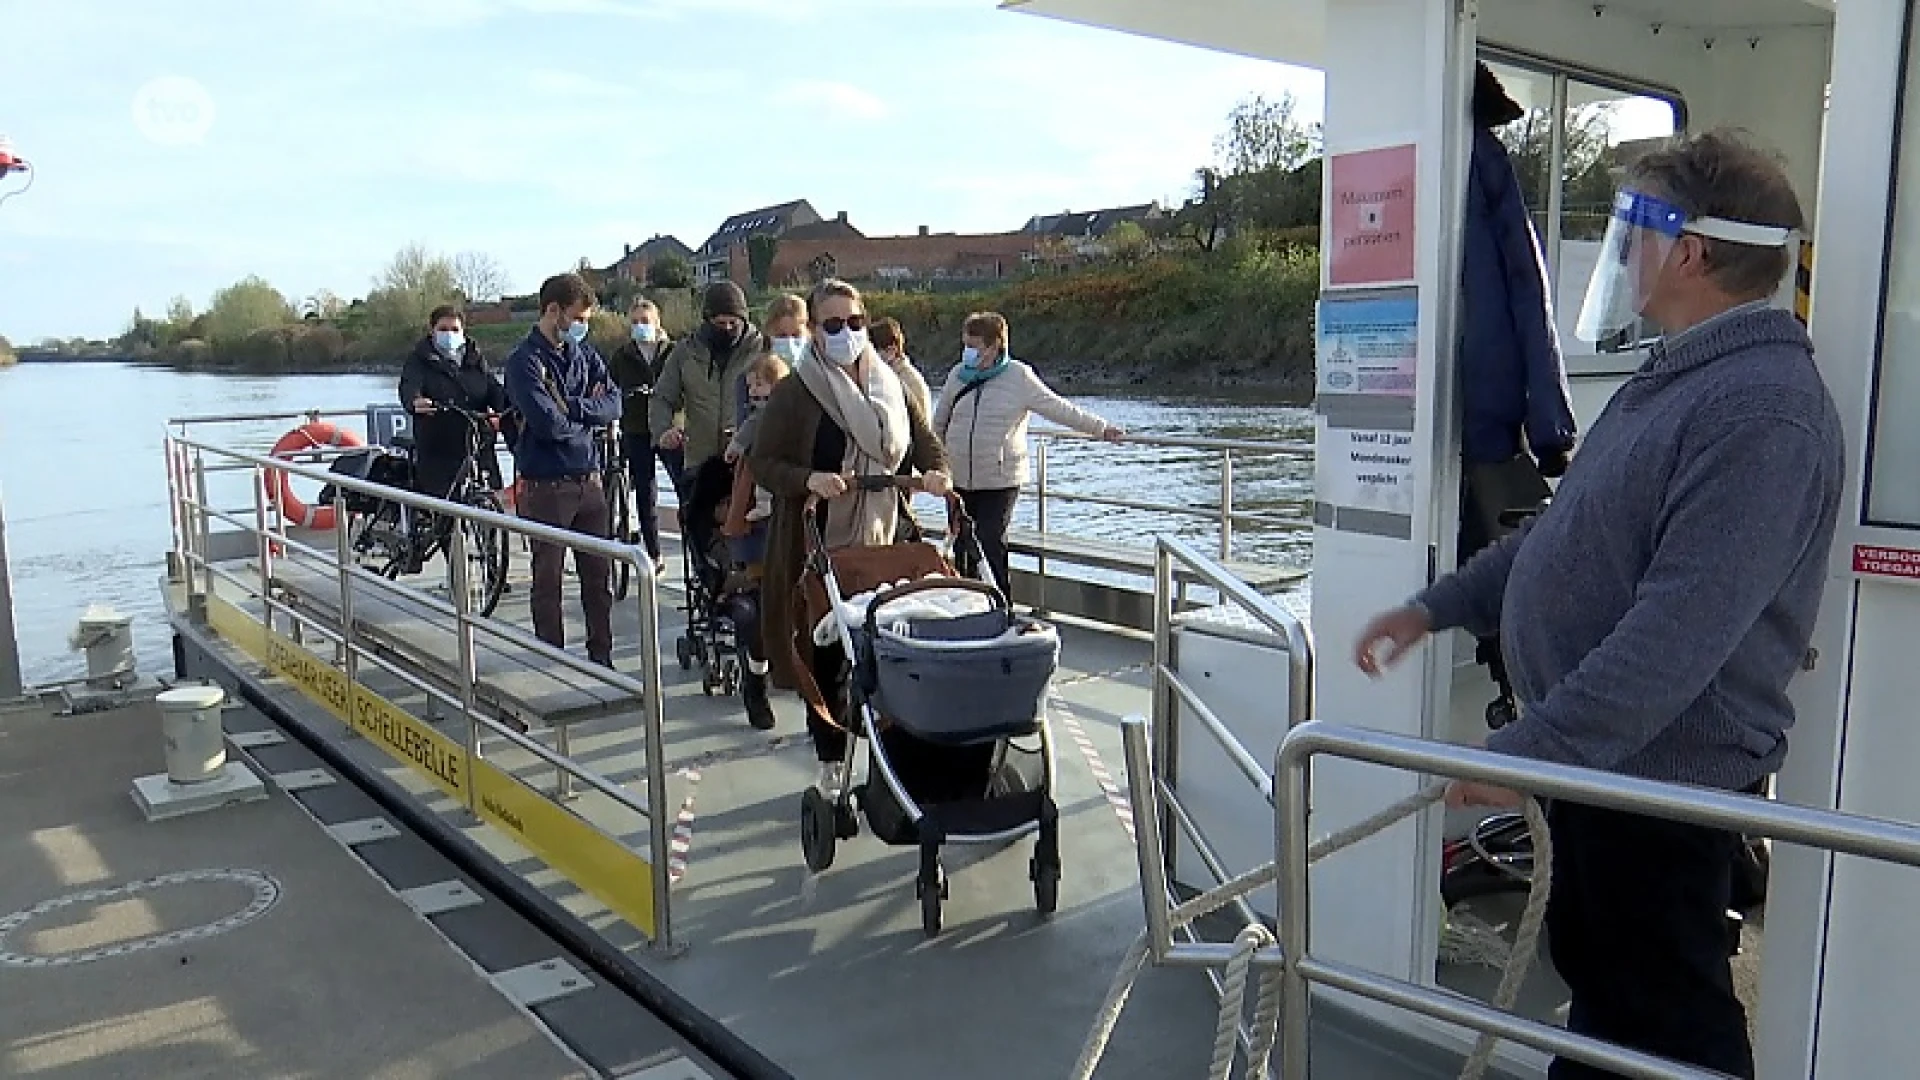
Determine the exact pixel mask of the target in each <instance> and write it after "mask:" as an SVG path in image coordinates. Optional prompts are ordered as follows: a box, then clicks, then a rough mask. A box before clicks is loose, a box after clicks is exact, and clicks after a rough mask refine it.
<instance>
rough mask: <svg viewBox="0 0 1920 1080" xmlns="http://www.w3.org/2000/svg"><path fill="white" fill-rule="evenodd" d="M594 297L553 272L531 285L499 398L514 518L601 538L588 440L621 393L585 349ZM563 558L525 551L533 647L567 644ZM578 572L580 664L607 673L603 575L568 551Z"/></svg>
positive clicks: (609, 610)
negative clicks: (507, 429)
mask: <svg viewBox="0 0 1920 1080" xmlns="http://www.w3.org/2000/svg"><path fill="white" fill-rule="evenodd" d="M593 305H594V296H593V290H592V289H589V288H588V287H587V283H586V282H585V281H584V280H582V279H581V277H580V275H578V274H560V275H558V276H556V277H550V278H548V279H547V280H546V281H545V282H544V283H542V284H541V286H540V321H539V322H538V323H536V324H535V325H534V328H533V331H532V332H531V333H529V334H528V335H527V337H526V340H525V341H522V342H521V343H520V345H519V347H518V348H516V349H514V350H513V354H512V355H511V356H508V357H507V364H506V368H507V372H506V376H507V377H506V384H507V400H508V401H509V402H511V403H512V405H513V408H514V410H515V411H516V412H518V413H519V414H520V418H521V421H520V422H521V424H522V425H523V427H522V429H521V432H520V441H519V443H518V444H517V445H516V446H515V447H514V451H513V459H514V468H515V471H516V472H517V473H518V474H519V475H520V477H521V478H523V479H524V480H525V493H524V494H523V495H522V496H521V498H520V514H521V516H523V517H526V518H529V519H531V520H533V521H538V522H541V523H542V524H546V525H552V526H554V527H556V528H561V529H571V530H572V531H574V532H577V533H584V534H586V535H588V536H598V537H601V538H603V539H604V538H605V537H606V535H607V527H608V524H609V521H610V515H609V514H608V512H607V495H606V492H605V491H604V490H603V489H602V488H601V486H600V454H599V448H598V447H597V446H596V445H595V443H594V432H595V431H596V430H597V429H599V428H603V427H606V426H607V425H609V424H612V423H615V422H616V421H618V420H619V419H620V391H619V389H618V388H616V387H615V386H614V383H613V379H612V378H611V377H610V376H609V375H608V374H607V365H606V362H605V361H604V360H602V359H601V358H600V354H599V353H598V352H596V351H594V348H593V346H592V345H589V344H587V314H588V313H589V312H590V311H592V310H593ZM565 557H566V551H565V550H564V549H563V548H562V547H561V546H560V545H558V544H546V543H540V542H538V541H536V542H535V543H534V545H533V601H532V603H533V629H534V633H536V634H538V635H539V637H540V640H541V641H544V642H546V643H547V644H549V645H552V646H554V647H555V648H564V647H565V646H566V619H565V616H564V615H563V614H562V611H561V605H560V579H561V568H562V566H563V564H564V562H565ZM574 564H575V565H576V566H578V567H579V569H580V606H581V608H583V609H584V610H585V612H586V617H587V656H588V657H590V658H591V659H592V660H593V661H594V662H595V663H597V664H603V665H605V666H607V667H612V666H613V586H612V574H611V573H610V570H611V567H609V566H608V564H607V560H606V559H605V558H602V557H601V556H599V555H592V554H589V553H587V552H584V551H575V552H574Z"/></svg>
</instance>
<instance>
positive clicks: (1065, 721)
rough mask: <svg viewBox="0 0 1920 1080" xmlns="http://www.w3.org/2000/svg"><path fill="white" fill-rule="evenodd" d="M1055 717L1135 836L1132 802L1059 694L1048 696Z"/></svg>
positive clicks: (1109, 802)
mask: <svg viewBox="0 0 1920 1080" xmlns="http://www.w3.org/2000/svg"><path fill="white" fill-rule="evenodd" d="M1048 697H1049V698H1050V707H1051V711H1052V713H1053V715H1054V716H1056V717H1058V718H1059V720H1060V726H1061V727H1063V728H1066V729H1067V737H1068V738H1070V739H1072V740H1073V745H1075V746H1077V747H1079V748H1080V756H1081V757H1083V758H1085V759H1086V762H1087V771H1088V772H1091V773H1092V774H1093V781H1094V783H1096V784H1099V785H1100V791H1101V793H1103V794H1104V795H1106V797H1107V805H1109V806H1111V807H1113V813H1114V816H1115V817H1118V818H1119V819H1120V827H1121V828H1122V829H1125V830H1126V831H1127V839H1129V840H1132V839H1134V835H1133V805H1132V803H1130V802H1128V800H1127V794H1126V792H1124V791H1122V790H1120V785H1119V784H1117V783H1115V782H1114V779H1113V774H1112V773H1110V772H1108V771H1107V765H1106V762H1104V761H1102V760H1100V751H1098V750H1095V749H1094V748H1093V740H1092V739H1090V738H1088V737H1087V730H1086V729H1085V728H1084V727H1081V726H1080V720H1079V718H1078V717H1076V716H1074V715H1073V709H1072V707H1070V706H1069V705H1068V704H1067V703H1066V701H1065V699H1063V698H1061V697H1060V695H1059V694H1052V693H1050V694H1049V695H1048Z"/></svg>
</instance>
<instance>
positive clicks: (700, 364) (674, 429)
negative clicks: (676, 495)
mask: <svg viewBox="0 0 1920 1080" xmlns="http://www.w3.org/2000/svg"><path fill="white" fill-rule="evenodd" d="M700 318H701V326H700V329H699V330H698V331H696V332H695V333H694V334H693V336H691V337H689V338H687V339H686V340H685V341H683V342H681V343H680V345H679V347H678V348H676V349H675V350H674V353H673V357H672V358H671V360H669V361H668V362H667V363H666V364H664V365H662V366H661V368H660V381H659V383H658V384H657V385H656V386H655V387H654V392H653V398H652V400H651V401H650V402H649V403H648V406H647V418H648V424H649V427H650V428H651V430H652V433H653V438H654V444H655V445H657V446H659V447H661V448H663V449H667V450H680V449H684V453H685V458H684V464H683V472H682V475H685V476H693V475H695V474H696V473H698V472H699V471H700V466H702V465H704V464H706V462H707V459H708V458H714V457H719V456H720V454H721V453H722V452H723V451H725V450H726V448H727V440H728V438H729V437H730V436H731V434H732V431H733V428H734V426H735V425H736V424H737V423H738V422H739V419H738V418H739V405H738V402H737V400H736V398H737V397H739V396H742V395H740V394H739V388H740V383H741V380H742V379H743V378H744V377H745V376H746V372H747V365H748V364H751V363H752V362H753V358H754V357H756V356H758V355H760V354H761V353H763V352H765V351H767V339H766V336H765V335H763V334H761V333H760V330H759V328H758V327H756V326H754V325H753V323H752V322H750V321H749V320H748V318H747V296H746V294H745V293H743V292H741V291H740V286H738V285H735V284H734V283H733V282H731V281H719V282H715V283H714V284H712V285H709V286H707V291H706V295H705V296H704V297H703V298H702V302H701V305H700ZM682 417H683V418H684V419H682Z"/></svg>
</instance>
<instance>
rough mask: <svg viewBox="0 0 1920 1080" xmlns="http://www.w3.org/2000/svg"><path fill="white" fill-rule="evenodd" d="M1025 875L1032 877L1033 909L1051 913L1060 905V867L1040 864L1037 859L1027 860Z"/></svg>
mask: <svg viewBox="0 0 1920 1080" xmlns="http://www.w3.org/2000/svg"><path fill="white" fill-rule="evenodd" d="M1027 876H1028V877H1030V878H1032V879H1033V909H1034V910H1035V911H1038V912H1039V913H1040V914H1042V915H1051V914H1053V913H1054V912H1055V911H1056V910H1058V909H1059V907H1060V868H1059V867H1057V866H1042V865H1041V864H1040V860H1039V859H1031V860H1029V861H1028V862H1027Z"/></svg>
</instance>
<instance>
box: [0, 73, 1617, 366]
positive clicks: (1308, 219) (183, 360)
mask: <svg viewBox="0 0 1920 1080" xmlns="http://www.w3.org/2000/svg"><path fill="white" fill-rule="evenodd" d="M1610 112H1611V107H1610V106H1608V105H1605V104H1601V105H1590V106H1584V107H1580V108H1576V109H1571V110H1569V111H1568V115H1567V117H1566V120H1565V126H1564V129H1563V131H1564V135H1563V138H1564V143H1563V149H1564V156H1565V163H1566V171H1565V173H1564V174H1563V188H1562V191H1563V197H1564V198H1563V201H1564V203H1565V205H1566V206H1567V208H1568V210H1569V211H1578V210H1580V209H1581V208H1583V207H1585V205H1586V204H1588V203H1592V204H1595V205H1598V206H1599V207H1600V210H1601V213H1602V214H1604V209H1605V204H1606V202H1607V201H1608V200H1609V199H1610V198H1611V192H1612V182H1613V181H1612V173H1611V167H1612V164H1613V160H1612V158H1613V155H1612V153H1611V144H1610V140H1609V137H1608V132H1609V122H1610ZM1552 126H1553V125H1552V116H1551V114H1550V113H1548V112H1547V111H1545V110H1535V111H1534V112H1532V113H1529V114H1528V115H1526V116H1525V117H1523V118H1522V119H1521V120H1519V121H1516V122H1514V123H1513V124H1510V125H1507V126H1506V127H1505V128H1502V129H1501V130H1500V132H1499V136H1500V138H1501V140H1502V141H1503V143H1504V144H1505V145H1506V147H1507V149H1508V152H1509V154H1510V156H1511V157H1512V160H1513V164H1514V167H1515V171H1516V173H1517V174H1518V176H1519V179H1520V183H1521V189H1522V193H1523V196H1524V197H1525V199H1526V202H1527V204H1528V205H1529V206H1531V207H1536V208H1543V207H1545V206H1546V205H1547V203H1548V185H1549V183H1550V180H1551V178H1550V177H1549V176H1548V172H1549V168H1548V163H1549V154H1550V149H1551V134H1552ZM1214 153H1215V161H1214V162H1213V163H1211V164H1209V165H1206V166H1203V167H1201V168H1199V169H1196V170H1195V171H1194V174H1193V188H1192V191H1191V194H1190V197H1189V198H1188V199H1187V200H1186V202H1185V204H1184V205H1183V206H1181V207H1180V208H1179V209H1178V210H1176V211H1175V212H1173V213H1171V214H1168V215H1165V216H1164V217H1162V218H1161V219H1159V220H1157V221H1154V222H1151V223H1149V224H1148V225H1146V226H1142V225H1140V224H1136V223H1133V222H1125V223H1122V224H1121V225H1119V226H1117V227H1115V228H1114V229H1113V230H1111V231H1110V232H1109V233H1108V234H1107V235H1106V236H1105V237H1104V238H1103V243H1102V245H1101V246H1102V247H1103V248H1104V251H1105V259H1104V261H1105V262H1107V263H1108V264H1118V265H1120V266H1122V267H1137V266H1138V265H1139V264H1140V263H1142V262H1145V261H1147V260H1149V259H1160V258H1187V259H1198V260H1200V262H1201V263H1203V264H1205V265H1206V266H1210V267H1214V268H1215V269H1216V270H1217V271H1218V272H1219V273H1220V274H1222V275H1230V274H1233V273H1236V272H1238V270H1239V269H1240V268H1244V267H1245V266H1247V265H1249V264H1248V262H1247V259H1248V257H1249V254H1250V253H1251V254H1252V255H1253V256H1254V257H1256V258H1257V257H1260V256H1261V254H1262V253H1274V254H1286V256H1287V257H1288V258H1292V257H1294V256H1295V255H1298V254H1300V253H1301V252H1302V251H1306V249H1310V248H1314V247H1317V245H1318V242H1319V228H1320V221H1321V163H1322V157H1323V142H1322V137H1321V129H1320V125H1318V124H1312V123H1307V122H1305V121H1303V120H1302V119H1301V117H1300V116H1299V110H1298V103H1297V102H1296V100H1295V99H1294V98H1293V96H1292V95H1290V94H1283V95H1281V96H1280V97H1278V98H1268V97H1266V96H1264V95H1254V96H1251V97H1248V98H1246V99H1244V100H1242V101H1241V102H1239V103H1238V104H1236V105H1235V106H1234V108H1233V109H1232V110H1231V111H1230V112H1229V113H1228V115H1227V117H1226V123H1225V125H1224V128H1223V130H1222V131H1221V132H1220V133H1219V135H1218V136H1217V137H1216V139H1215V140H1214ZM1569 221H1570V222H1573V223H1572V224H1569V226H1568V233H1567V234H1568V235H1576V234H1577V233H1578V232H1579V231H1580V229H1579V227H1578V222H1574V221H1573V215H1572V214H1570V215H1569ZM1536 223H1537V224H1543V218H1540V217H1539V216H1538V215H1536ZM776 250H777V240H775V239H773V238H760V237H756V238H754V239H753V240H752V241H750V242H749V251H748V254H749V256H750V258H749V262H750V264H751V267H752V270H753V272H754V274H753V276H754V284H755V285H756V286H757V287H758V288H761V289H764V288H766V282H765V281H764V278H765V276H766V273H767V271H768V269H770V267H771V264H772V262H773V256H774V252H775V251H776ZM1307 254H1311V252H1310V251H1307ZM576 269H577V270H579V271H580V272H582V273H583V274H584V275H585V276H587V277H588V279H589V281H590V283H591V284H593V285H594V287H595V288H596V290H597V291H598V292H599V293H600V298H601V304H602V308H603V310H604V311H606V312H609V313H611V314H609V315H607V316H606V317H605V318H604V319H602V320H599V323H600V324H598V325H596V326H595V334H594V338H595V340H596V341H597V342H598V341H601V340H602V339H604V341H605V343H606V344H607V346H608V347H612V346H614V345H617V344H618V342H619V341H620V340H624V337H623V335H624V333H625V330H624V327H623V326H620V325H617V323H618V322H619V321H620V320H619V313H621V312H624V311H625V310H626V308H627V305H628V304H629V303H630V302H631V301H632V300H633V299H634V298H635V297H636V296H638V295H641V294H642V293H645V294H646V295H649V296H652V297H654V298H655V299H656V300H657V301H661V302H662V307H663V309H664V311H663V314H664V315H666V320H665V321H666V322H667V323H668V324H669V325H668V329H669V331H671V332H674V333H684V332H685V331H686V330H687V329H690V324H691V322H692V317H693V309H692V305H691V303H689V302H688V300H687V297H688V292H687V290H689V289H690V288H691V287H692V284H693V268H692V267H691V266H690V265H689V264H688V263H687V261H686V260H684V259H680V258H677V257H673V256H668V257H666V258H664V259H660V260H658V261H655V262H654V263H652V264H651V265H650V267H649V268H648V271H647V274H646V278H645V280H644V281H634V280H630V279H625V278H616V277H611V276H610V275H607V274H604V273H602V272H600V271H598V270H595V269H594V267H593V266H592V264H591V262H590V261H589V260H587V259H584V258H583V259H581V260H580V262H579V265H578V266H577V267H576ZM1089 269H1092V270H1097V269H1098V268H1097V267H1095V268H1089ZM508 284H509V283H508V278H507V275H506V273H505V272H504V270H503V269H502V268H501V267H500V265H499V263H498V262H496V261H495V260H494V259H493V258H492V257H490V256H488V255H486V254H484V253H481V252H471V251H469V252H462V253H459V254H456V255H452V256H446V255H441V254H437V253H434V252H431V251H429V250H427V249H426V248H424V247H422V246H420V245H417V244H416V245H410V246H408V247H405V248H402V249H401V250H400V251H399V252H398V253H396V254H395V255H394V256H393V258H392V260H391V261H389V263H388V264H387V265H386V267H385V268H384V269H383V270H382V271H381V272H380V273H379V274H378V275H377V276H376V277H375V278H374V279H373V281H372V282H371V287H370V288H369V290H368V292H367V293H366V295H365V296H363V297H360V298H358V299H355V300H352V301H347V300H345V299H343V298H342V297H340V296H338V295H337V294H335V293H333V292H331V291H329V290H325V289H322V290H319V291H317V292H315V293H313V294H311V295H308V296H303V297H293V296H289V295H287V294H285V293H283V292H281V291H280V290H279V289H277V288H275V287H274V286H273V285H272V284H271V283H269V282H267V281H266V280H265V279H263V278H261V277H259V276H257V275H250V276H248V277H245V278H242V279H241V280H239V281H237V282H234V283H233V284H231V285H228V286H226V287H225V288H223V289H220V290H219V291H218V292H216V293H214V295H213V296H212V298H211V300H210V301H209V303H208V304H207V306H206V308H205V309H204V310H196V308H195V307H194V305H193V304H192V302H191V301H189V300H188V299H187V298H186V297H175V298H174V300H173V301H172V302H171V303H170V304H169V305H168V308H167V311H166V313H165V315H164V316H162V317H159V318H154V317H150V316H148V315H147V314H145V313H144V312H142V311H140V310H138V309H136V310H135V311H134V313H133V318H132V320H131V322H130V323H129V325H128V327H127V329H126V331H125V332H124V333H122V334H121V335H120V336H119V337H117V338H115V339H114V340H113V341H111V342H84V341H79V340H75V341H70V342H59V341H51V340H50V341H47V342H42V343H41V345H40V347H41V348H42V349H46V350H48V351H55V352H59V353H62V354H65V355H75V356H83V355H97V354H100V353H103V352H104V353H111V354H116V355H122V356H133V357H136V358H145V359H151V360H154V361H157V362H161V363H168V364H173V365H176V366H181V367H195V368H198V367H209V368H233V369H245V370H251V371H269V372H270V371H295V370H299V371H326V370H348V369H354V368H369V367H382V368H384V367H391V366H393V365H394V364H396V363H397V362H398V361H399V360H400V359H402V358H403V357H404V356H405V354H406V351H407V350H408V349H409V348H410V347H411V346H412V344H413V343H414V342H415V341H416V340H417V339H418V338H419V336H420V335H421V334H422V333H423V332H424V330H425V327H426V319H427V314H428V313H429V312H430V311H432V310H433V308H435V307H437V306H438V305H440V304H445V303H458V304H464V305H469V306H471V305H477V304H489V303H494V302H497V301H502V300H503V299H504V300H506V301H507V302H508V304H509V306H510V307H512V308H513V311H514V314H515V315H517V316H519V317H521V318H523V319H524V318H525V317H527V316H529V315H531V314H532V310H531V309H532V307H533V301H532V299H531V298H530V297H518V298H509V297H506V296H505V293H506V291H507V289H508ZM8 355H10V352H9V350H8V349H7V347H6V345H5V342H4V339H0V362H5V357H7V356H8Z"/></svg>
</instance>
